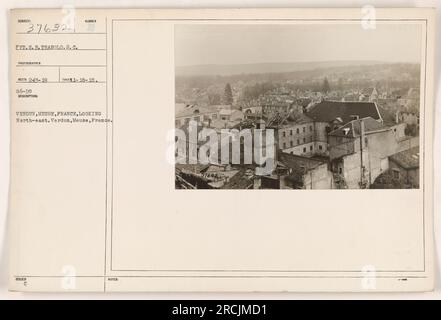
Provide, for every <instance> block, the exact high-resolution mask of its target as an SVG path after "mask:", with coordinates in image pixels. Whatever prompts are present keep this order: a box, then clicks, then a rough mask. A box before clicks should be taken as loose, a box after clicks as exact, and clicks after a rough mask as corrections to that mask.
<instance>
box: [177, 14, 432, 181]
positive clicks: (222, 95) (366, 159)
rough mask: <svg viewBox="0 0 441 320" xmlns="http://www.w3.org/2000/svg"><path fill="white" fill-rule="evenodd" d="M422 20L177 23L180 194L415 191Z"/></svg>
mask: <svg viewBox="0 0 441 320" xmlns="http://www.w3.org/2000/svg"><path fill="white" fill-rule="evenodd" d="M421 34H422V30H421V25H420V24H415V23H409V22H402V23H396V22H395V23H387V21H386V22H384V21H376V22H375V23H374V24H372V25H367V24H363V23H360V21H358V22H351V21H349V22H347V23H346V22H345V21H339V22H337V23H326V24H320V23H283V24H281V23H279V24H270V23H261V24H249V23H246V24H240V23H238V24H233V23H228V24H227V23H213V24H207V23H205V24H179V25H175V29H174V44H175V53H174V55H175V130H176V164H175V188H176V189H418V188H419V187H420V163H422V160H421V157H422V154H423V153H422V152H421V150H420V100H421V99H422V96H421V93H420V86H421V84H422V81H424V79H423V78H422V77H421V74H422V72H423V73H424V70H422V69H421V68H423V67H424V65H423V64H422V63H421V61H422V59H423V57H422V54H421V52H422V49H424V48H422V45H423V44H424V42H422V37H421Z"/></svg>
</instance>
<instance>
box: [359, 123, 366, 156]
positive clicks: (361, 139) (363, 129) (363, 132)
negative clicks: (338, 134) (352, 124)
mask: <svg viewBox="0 0 441 320" xmlns="http://www.w3.org/2000/svg"><path fill="white" fill-rule="evenodd" d="M364 136H365V128H364V121H363V119H361V120H360V148H361V149H362V150H363V149H364V147H365V141H364Z"/></svg>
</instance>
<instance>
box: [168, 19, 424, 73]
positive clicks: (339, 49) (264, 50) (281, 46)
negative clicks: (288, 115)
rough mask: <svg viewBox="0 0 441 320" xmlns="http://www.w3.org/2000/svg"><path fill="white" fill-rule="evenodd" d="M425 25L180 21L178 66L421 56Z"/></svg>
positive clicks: (389, 59)
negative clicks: (366, 27)
mask: <svg viewBox="0 0 441 320" xmlns="http://www.w3.org/2000/svg"><path fill="white" fill-rule="evenodd" d="M420 55H421V26H420V25H417V24H409V23H407V24H405V23H402V24H380V23H377V28H376V29H366V30H365V29H363V28H362V27H361V24H359V23H355V24H350V25H348V24H345V25H342V24H339V25H330V24H327V25H317V24H314V25H311V24H310V25H207V24H205V25H197V24H196V25H194V24H193V25H190V24H188V25H176V26H175V63H176V65H177V66H188V65H203V64H246V63H265V62H300V61H342V60H343V61H345V60H376V61H384V62H419V61H420Z"/></svg>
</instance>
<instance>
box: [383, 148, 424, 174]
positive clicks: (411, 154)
mask: <svg viewBox="0 0 441 320" xmlns="http://www.w3.org/2000/svg"><path fill="white" fill-rule="evenodd" d="M389 159H390V160H391V161H393V162H395V163H396V164H398V165H399V166H400V167H402V168H404V169H416V168H419V166H420V148H419V147H414V148H411V149H409V150H406V151H401V152H398V153H396V154H394V155H392V156H390V157H389Z"/></svg>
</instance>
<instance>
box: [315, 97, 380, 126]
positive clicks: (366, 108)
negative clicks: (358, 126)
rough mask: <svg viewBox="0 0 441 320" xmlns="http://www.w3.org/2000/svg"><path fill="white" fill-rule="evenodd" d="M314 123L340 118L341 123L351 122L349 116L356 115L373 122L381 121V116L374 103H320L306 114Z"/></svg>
mask: <svg viewBox="0 0 441 320" xmlns="http://www.w3.org/2000/svg"><path fill="white" fill-rule="evenodd" d="M307 115H308V116H309V117H311V118H312V119H314V120H315V121H320V122H331V121H333V120H335V119H336V118H341V119H342V120H343V123H347V122H349V121H351V120H352V118H351V116H354V115H357V116H359V118H366V117H371V118H373V119H375V120H379V119H381V115H380V114H379V111H378V109H377V106H376V104H375V103H374V102H360V101H350V102H342V101H322V102H320V103H318V104H316V105H315V106H314V107H312V108H311V110H310V111H309V112H308V113H307Z"/></svg>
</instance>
